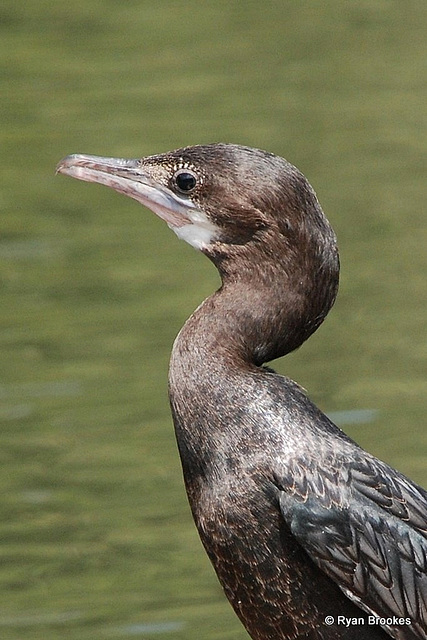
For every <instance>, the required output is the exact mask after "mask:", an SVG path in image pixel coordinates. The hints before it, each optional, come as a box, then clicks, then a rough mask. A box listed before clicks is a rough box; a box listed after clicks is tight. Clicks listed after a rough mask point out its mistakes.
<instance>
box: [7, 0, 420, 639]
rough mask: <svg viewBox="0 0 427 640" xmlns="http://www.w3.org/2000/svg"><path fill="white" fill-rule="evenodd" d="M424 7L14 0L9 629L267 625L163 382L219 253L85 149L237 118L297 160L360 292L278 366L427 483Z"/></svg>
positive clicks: (175, 632) (157, 631)
mask: <svg viewBox="0 0 427 640" xmlns="http://www.w3.org/2000/svg"><path fill="white" fill-rule="evenodd" d="M426 20H427V5H425V4H423V3H419V2H412V1H411V0H409V1H407V2H405V3H397V2H386V1H382V0H375V1H372V0H369V2H368V1H367V0H365V1H364V0H357V1H356V2H352V3H342V2H339V1H338V0H327V1H326V2H322V3H319V2H315V1H314V0H303V1H302V2H298V3H296V2H291V1H289V0H287V1H285V2H274V1H273V0H267V1H266V2H264V3H262V5H261V4H260V3H259V2H254V1H252V0H248V2H225V1H220V0H214V1H213V2H210V3H205V4H202V3H200V2H196V1H194V0H187V1H186V2H183V1H182V0H174V1H173V0H164V1H161V2H157V3H153V2H147V1H146V0H140V1H139V2H137V1H135V0H128V1H127V2H124V3H119V2H113V1H112V0H85V1H83V0H75V1H74V2H73V3H71V2H64V1H63V0H58V1H57V2H55V3H52V2H50V1H49V2H48V1H47V0H27V2H25V3H17V2H15V1H13V2H12V1H11V0H2V4H1V7H0V35H1V37H0V96H1V97H0V104H1V122H2V126H1V130H0V143H1V148H2V158H3V160H2V163H1V167H0V208H1V223H0V348H1V355H2V357H1V364H0V367H1V369H0V421H1V431H0V437H1V456H2V461H1V466H0V474H1V483H2V498H1V501H0V510H1V517H0V538H1V546H0V555H1V561H0V589H1V606H0V637H1V638H2V639H6V640H9V639H10V640H23V639H25V638H31V639H32V640H36V639H41V638H43V640H56V639H59V638H63V637H64V636H65V637H67V638H69V639H71V640H73V639H76V640H77V639H78V640H94V639H98V640H99V639H102V638H109V639H112V638H117V639H119V638H124V637H130V636H132V637H140V638H148V639H150V638H165V639H166V638H168V637H174V638H176V639H178V640H181V639H182V640H184V638H185V639H186V640H192V639H193V638H194V639H195V640H196V639H197V640H200V638H204V639H205V640H213V639H219V638H221V639H222V640H226V639H227V638H233V639H234V640H235V639H237V638H242V639H243V638H245V637H246V634H245V632H244V630H243V629H242V628H241V627H240V624H239V623H238V621H237V619H236V618H235V617H234V614H233V613H232V611H231V609H230V607H229V606H228V604H227V603H226V601H225V599H224V597H223V595H222V592H221V589H220V587H219V586H218V584H217V581H216V578H215V576H214V575H213V571H212V569H211V568H210V565H209V562H208V560H207V558H206V557H205V555H204V552H203V550H202V549H201V545H200V543H199V541H198V538H197V535H196V533H195V530H194V527H193V524H192V522H191V517H190V513H189V509H188V506H187V502H186V497H185V494H184V488H183V484H182V479H181V471H180V465H179V460H178V455H177V451H176V445H175V442H174V436H173V430H172V425H171V419H170V416H169V409H168V402H167V389H166V380H167V366H168V357H169V353H170V349H171V345H172V342H173V339H174V337H175V335H176V333H177V332H178V330H179V328H180V327H181V325H182V323H183V322H184V320H185V318H186V317H187V316H188V315H189V314H190V313H191V311H192V310H193V309H194V308H195V307H196V306H197V304H199V302H200V301H201V300H202V299H203V297H205V296H207V295H208V294H209V293H210V292H211V291H213V289H214V288H215V287H216V286H217V284H218V277H217V275H216V273H215V272H214V269H213V267H212V266H211V265H210V264H209V263H208V261H207V260H205V259H204V258H203V257H202V256H200V255H197V253H196V252H195V251H194V250H192V249H191V248H190V247H188V246H186V245H184V243H180V242H178V240H177V239H176V238H175V236H174V234H171V233H170V232H169V231H168V229H167V227H166V226H165V225H164V224H163V223H162V222H161V221H160V220H157V219H155V218H154V216H152V215H151V214H150V213H149V212H147V211H145V210H143V209H142V207H140V206H139V205H138V204H136V203H135V202H133V201H131V200H127V199H126V198H123V197H121V196H118V195H117V194H114V193H112V192H111V191H109V190H107V189H103V188H101V187H99V186H95V185H85V184H82V183H77V182H76V181H73V180H69V179H65V178H64V177H62V176H58V177H55V175H54V168H55V165H56V163H57V162H58V160H59V159H60V158H61V157H63V156H64V155H67V154H68V153H72V152H86V153H93V154H99V155H111V156H124V157H137V156H142V155H146V154H150V153H157V152H161V151H166V150H168V149H170V148H174V147H177V146H182V145H187V144H194V143H204V142H212V141H229V142H239V143H242V144H248V145H251V146H257V147H262V148H266V149H269V150H270V151H273V152H275V153H278V154H280V155H284V156H285V157H287V158H288V159H289V160H290V161H291V162H293V163H294V164H296V165H297V166H299V167H300V168H301V169H302V170H303V171H304V173H306V175H307V176H308V177H309V179H310V181H311V182H312V184H313V185H314V187H315V188H316V190H317V192H318V195H319V198H320V200H321V202H322V204H323V207H324V209H325V211H326V213H327V215H328V217H329V218H330V220H331V222H332V223H333V226H334V228H335V229H336V231H337V234H338V238H339V244H340V248H341V257H342V282H341V290H340V295H339V299H338V302H337V304H336V307H335V309H334V310H333V312H332V313H331V316H330V318H328V320H327V321H326V323H325V325H324V326H323V327H322V328H321V329H320V330H319V331H318V333H317V334H316V335H315V336H313V337H312V338H311V339H310V341H309V342H308V344H307V345H305V346H304V347H303V348H301V349H300V350H299V351H298V352H296V353H295V354H292V355H291V356H289V357H288V358H286V359H284V360H283V361H279V362H276V363H275V364H274V366H276V368H277V369H278V370H279V371H281V372H286V373H287V374H288V375H290V376H292V377H293V378H294V379H296V380H298V382H299V383H301V384H302V385H303V386H304V387H305V388H307V389H308V391H309V393H310V395H311V397H312V398H313V399H314V400H315V401H316V402H317V403H318V404H319V405H320V406H321V407H322V409H323V410H325V411H327V412H328V413H332V414H333V415H335V416H336V419H337V420H338V419H341V420H342V424H343V426H344V424H345V429H346V431H347V432H348V433H350V434H351V435H352V436H353V437H354V438H356V439H357V440H358V441H359V442H360V443H361V444H362V445H363V446H365V447H366V448H368V449H369V450H370V451H372V452H373V453H375V454H377V455H378V456H380V457H381V458H383V459H385V460H387V461H388V462H390V463H391V464H393V465H395V466H397V467H398V468H399V469H401V470H402V471H404V472H405V473H406V474H408V475H410V476H411V477H412V478H414V479H415V480H417V481H418V482H420V483H421V484H424V485H427V469H426V456H427V432H426V429H425V413H426V400H425V398H426V381H425V380H426V379H425V374H426V360H427V349H426V342H425V313H426V306H427V301H426V287H425V280H426V266H427V264H426V262H427V253H426V240H427V238H426V225H425V202H426V196H427V193H426V181H425V170H423V169H422V167H423V166H424V167H425V154H426V148H427V136H426V132H427V95H426V93H427V84H426V82H425V72H426V68H427V49H426V46H425V26H424V25H425V24H426Z"/></svg>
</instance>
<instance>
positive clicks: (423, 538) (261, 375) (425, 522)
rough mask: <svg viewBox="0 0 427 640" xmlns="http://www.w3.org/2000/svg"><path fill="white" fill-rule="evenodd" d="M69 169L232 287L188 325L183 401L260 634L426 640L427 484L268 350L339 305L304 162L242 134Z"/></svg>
mask: <svg viewBox="0 0 427 640" xmlns="http://www.w3.org/2000/svg"><path fill="white" fill-rule="evenodd" d="M58 171H59V172H60V173H64V174H67V175H70V176H73V177H75V178H78V179H80V180H86V181H88V182H99V183H101V184H105V185H107V186H109V187H112V188H113V189H115V190H116V191H119V192H121V193H124V194H126V195H128V196H130V197H132V198H134V199H135V200H138V201H139V202H140V203H142V204H143V205H145V206H146V207H148V208H149V209H151V210H152V211H154V213H156V214H157V215H158V216H159V217H160V218H162V219H163V220H165V221H166V222H167V224H168V226H169V227H171V228H172V229H173V231H175V233H176V234H177V235H178V236H179V237H180V238H183V239H184V240H186V241H187V242H189V243H190V244H191V245H193V246H194V247H196V248H197V249H199V250H200V251H201V252H202V253H204V254H205V255H207V256H208V257H209V258H210V259H211V260H212V262H213V263H214V264H215V266H216V267H217V269H218V271H219V273H220V276H221V280H222V285H221V287H220V289H219V290H218V291H217V292H216V293H214V294H213V295H212V296H211V297H209V298H208V299H207V300H205V302H204V303H203V304H202V305H201V306H200V307H199V308H198V309H197V310H196V311H195V312H194V313H193V315H192V316H191V317H190V318H189V320H188V321H187V322H186V324H185V325H184V327H183V329H182V330H181V332H180V333H179V335H178V337H177V339H176V341H175V344H174V347H173V352H172V358H171V364H170V377H169V385H170V387H169V388H170V402H171V407H172V414H173V419H174V424H175V431H176V437H177V440H178V446H179V451H180V455H181V460H182V466H183V472H184V479H185V485H186V489H187V493H188V498H189V501H190V505H191V509H192V512H193V516H194V520H195V523H196V525H197V528H198V531H199V534H200V537H201V539H202V542H203V544H204V546H205V548H206V551H207V553H208V555H209V557H210V559H211V561H212V563H213V565H214V567H215V570H216V572H217V574H218V578H219V580H220V582H221V584H222V586H223V588H224V590H225V593H226V595H227V597H228V599H229V600H230V602H231V604H232V606H233V607H234V609H235V611H236V613H237V615H238V616H239V618H240V619H241V621H242V623H243V624H244V626H245V627H246V629H247V631H248V632H249V634H250V636H251V637H252V638H254V639H255V640H297V639H299V640H302V639H303V638H305V639H310V640H326V639H328V640H338V639H346V640H374V639H375V640H380V639H383V640H385V639H386V638H390V637H391V638H395V639H396V640H415V639H424V640H426V639H427V492H426V491H425V490H424V489H422V488H421V487H419V486H417V485H416V484H414V483H413V482H411V480H409V479H408V478H406V477H405V476H404V475H402V474H401V473H399V472H398V471H396V470H394V469H392V468H390V467H389V466H388V465H387V464H385V463H383V462H381V461H380V460H378V459H377V458H375V457H374V456H372V455H370V454H369V453H367V452H366V451H364V450H363V449H361V448H360V447H359V446H358V445H357V444H356V443H355V442H354V441H353V440H351V439H350V438H349V437H348V436H347V435H345V434H344V433H343V432H342V431H341V430H340V429H339V428H338V427H337V426H335V425H334V424H333V423H332V422H331V421H330V420H329V419H328V418H327V417H326V416H325V415H324V414H323V413H322V412H321V411H320V410H319V409H318V408H317V407H316V406H315V405H313V404H312V402H311V401H310V400H309V399H308V398H307V396H306V394H305V392H304V391H303V389H301V387H299V386H298V385H297V384H296V383H295V382H292V381H291V380H290V379H288V378H286V377H284V376H281V375H278V374H277V373H275V372H274V371H272V370H271V369H269V368H267V367H265V366H263V365H264V363H266V362H269V361H270V360H272V359H274V358H278V357H280V356H283V355H285V354H286V353H289V352H290V351H292V350H294V349H296V348H297V347H299V346H300V345H301V344H302V343H303V342H304V341H305V340H306V339H307V338H308V337H309V336H310V335H311V334H312V333H313V332H314V331H315V330H316V329H317V327H318V326H319V325H320V323H321V322H322V321H323V319H324V318H325V316H326V314H327V313H328V311H329V309H330V308H331V306H332V304H333V303H334V300H335V296H336V292H337V287H338V274H339V260H338V251H337V246H336V240H335V235H334V232H333V231H332V229H331V227H330V225H329V223H328V221H327V220H326V218H325V216H324V214H323V212H322V209H321V207H320V205H319V202H318V200H317V198H316V195H315V193H314V191H313V189H312V188H311V186H310V185H309V183H308V182H307V180H306V179H305V177H304V176H303V175H302V174H301V173H300V172H299V171H298V170H297V169H296V168H295V167H294V166H292V165H291V164H289V163H288V162H286V161H285V160H284V159H282V158H279V157H277V156H275V155H273V154H271V153H267V152H264V151H260V150H257V149H251V148H248V147H242V146H238V145H231V144H211V145H204V146H194V147H187V148H184V149H178V150H176V151H173V152H170V153H165V154H162V155H157V156H151V157H147V158H143V159H141V160H123V159H115V158H102V157H97V156H86V155H72V156H68V157H67V158H65V159H64V160H62V162H61V163H60V164H59V165H58Z"/></svg>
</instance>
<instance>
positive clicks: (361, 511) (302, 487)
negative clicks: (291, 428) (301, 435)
mask: <svg viewBox="0 0 427 640" xmlns="http://www.w3.org/2000/svg"><path fill="white" fill-rule="evenodd" d="M329 462H330V464H328V465H322V469H321V470H319V467H316V468H312V469H310V468H307V461H304V464H303V463H299V462H298V461H297V460H294V463H293V464H292V465H291V467H292V468H290V469H289V468H288V469H287V473H286V474H285V476H283V477H282V479H283V482H281V483H279V485H278V486H279V488H280V489H281V490H280V494H279V501H280V509H281V512H282V515H283V517H284V519H285V520H286V522H287V524H288V526H289V527H290V529H291V531H292V533H293V535H294V536H295V537H296V539H297V540H298V542H299V543H300V544H301V546H302V547H303V548H304V549H305V550H306V552H307V553H308V554H309V556H310V557H311V559H312V560H313V561H314V562H315V563H316V564H317V565H318V567H319V568H320V569H322V570H323V571H324V572H325V573H326V574H327V575H328V576H329V577H330V578H331V579H332V580H334V581H335V582H336V583H337V584H338V586H339V587H340V588H341V590H342V591H343V592H344V593H345V594H346V595H347V596H348V597H349V598H350V599H351V600H353V601H354V602H356V604H358V606H360V608H361V609H363V610H365V611H366V612H368V613H371V614H375V615H377V616H379V617H381V618H389V619H391V620H387V621H386V622H385V624H383V625H381V626H383V628H384V629H385V630H386V631H387V632H388V633H389V634H390V635H391V636H392V637H393V638H397V639H402V640H409V639H413V640H415V639H416V638H419V639H423V640H426V639H427V492H426V491H424V490H423V489H422V488H421V487H418V486H417V485H415V484H413V483H412V482H411V481H410V480H408V479H407V478H406V477H405V476H403V475H401V474H399V473H398V472H397V471H394V470H393V469H391V468H390V467H388V466H387V465H386V464H384V463H382V462H381V461H379V460H377V459H376V458H373V457H371V456H369V454H366V453H365V452H362V451H361V452H360V454H359V456H357V455H356V457H355V452H354V450H353V452H352V459H351V460H350V461H349V460H348V459H344V458H342V459H341V461H339V460H338V461H337V460H336V459H335V460H330V461H329ZM343 489H344V490H343ZM393 617H394V619H393ZM399 619H400V620H399Z"/></svg>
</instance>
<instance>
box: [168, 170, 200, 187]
mask: <svg viewBox="0 0 427 640" xmlns="http://www.w3.org/2000/svg"><path fill="white" fill-rule="evenodd" d="M173 181H174V183H175V185H176V186H177V188H178V190H179V191H181V193H190V192H191V191H193V189H194V188H195V186H196V184H197V178H196V176H195V175H194V173H191V172H190V171H186V170H184V169H181V170H180V171H177V172H176V173H175V175H174V177H173Z"/></svg>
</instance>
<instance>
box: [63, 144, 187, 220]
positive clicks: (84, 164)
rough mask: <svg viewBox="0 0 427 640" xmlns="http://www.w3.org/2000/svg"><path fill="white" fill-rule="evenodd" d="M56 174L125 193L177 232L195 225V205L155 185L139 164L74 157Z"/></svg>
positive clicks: (75, 155)
mask: <svg viewBox="0 0 427 640" xmlns="http://www.w3.org/2000/svg"><path fill="white" fill-rule="evenodd" d="M56 172H57V173H63V174H64V175H67V176H72V177H73V178H77V179H78V180H84V181H85V182H98V183H99V184H105V185H106V186H107V187H111V188H112V189H114V190H115V191H118V192H119V193H124V194H125V195H126V196H129V197H130V198H133V199H134V200H137V201H138V202H140V203H141V204H143V205H144V206H146V207H147V208H148V209H151V211H153V212H154V213H155V214H156V215H158V216H159V218H162V220H164V221H165V222H166V223H167V224H168V225H169V226H170V227H171V228H172V229H174V230H176V231H178V230H179V228H180V227H184V226H186V225H189V224H190V225H191V224H193V223H194V217H193V216H194V213H195V212H196V211H197V209H196V207H195V205H194V204H193V202H192V201H191V200H189V199H184V198H180V197H179V196H178V195H177V194H175V193H173V192H172V191H171V190H170V189H168V188H167V187H166V186H164V185H162V184H160V183H159V182H158V181H156V180H155V179H154V178H153V177H151V176H150V173H149V172H150V168H149V167H146V166H143V165H142V163H141V161H140V160H125V159H122V158H102V157H98V156H87V155H81V154H74V155H71V156H67V157H66V158H64V159H63V160H61V162H60V163H59V164H58V166H57V167H56ZM193 212H194V213H193ZM192 214H193V215H192Z"/></svg>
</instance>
